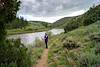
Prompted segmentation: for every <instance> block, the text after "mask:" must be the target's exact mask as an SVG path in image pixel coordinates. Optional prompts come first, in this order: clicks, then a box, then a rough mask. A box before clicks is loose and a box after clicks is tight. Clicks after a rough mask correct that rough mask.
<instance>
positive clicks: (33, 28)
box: [7, 23, 50, 35]
mask: <svg viewBox="0 0 100 67" xmlns="http://www.w3.org/2000/svg"><path fill="white" fill-rule="evenodd" d="M49 29H50V28H49V27H45V26H43V25H41V24H40V23H29V24H28V25H27V26H26V27H25V28H23V29H20V28H19V29H10V30H8V29H7V35H13V34H23V33H33V32H41V31H47V30H49Z"/></svg>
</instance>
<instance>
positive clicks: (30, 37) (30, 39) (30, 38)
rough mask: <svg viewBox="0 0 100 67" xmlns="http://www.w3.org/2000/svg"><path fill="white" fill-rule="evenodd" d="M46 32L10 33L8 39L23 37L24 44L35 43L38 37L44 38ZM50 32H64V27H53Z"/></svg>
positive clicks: (54, 33)
mask: <svg viewBox="0 0 100 67" xmlns="http://www.w3.org/2000/svg"><path fill="white" fill-rule="evenodd" d="M45 32H46V31H44V32H36V33H26V34H17V35H10V36H8V37H7V38H8V39H19V38H20V39H21V43H23V44H24V45H31V44H34V43H35V40H36V39H37V38H38V39H42V38H44V35H45ZM48 32H51V33H52V35H57V34H60V33H62V32H64V30H63V29H52V30H49V31H48Z"/></svg>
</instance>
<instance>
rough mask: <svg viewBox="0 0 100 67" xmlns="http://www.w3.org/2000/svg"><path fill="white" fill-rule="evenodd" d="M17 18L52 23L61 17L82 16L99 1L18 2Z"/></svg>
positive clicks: (50, 0)
mask: <svg viewBox="0 0 100 67" xmlns="http://www.w3.org/2000/svg"><path fill="white" fill-rule="evenodd" d="M20 1H21V5H20V10H19V11H18V13H17V16H18V17H20V16H21V17H24V18H25V19H26V20H28V21H45V22H49V23H53V22H55V21H57V20H59V19H61V18H63V17H71V16H78V15H81V14H84V13H85V12H86V11H87V10H88V9H89V8H90V7H91V6H93V4H96V5H97V4H100V0H20Z"/></svg>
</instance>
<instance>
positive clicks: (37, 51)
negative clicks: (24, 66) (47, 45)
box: [32, 48, 43, 67]
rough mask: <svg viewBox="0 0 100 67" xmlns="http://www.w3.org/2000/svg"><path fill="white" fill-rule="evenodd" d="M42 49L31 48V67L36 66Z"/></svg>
mask: <svg viewBox="0 0 100 67" xmlns="http://www.w3.org/2000/svg"><path fill="white" fill-rule="evenodd" d="M42 53H43V48H33V50H32V64H33V67H35V65H36V64H37V60H38V59H40V58H41V55H42Z"/></svg>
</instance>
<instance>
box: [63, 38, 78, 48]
mask: <svg viewBox="0 0 100 67" xmlns="http://www.w3.org/2000/svg"><path fill="white" fill-rule="evenodd" d="M63 47H64V48H67V49H74V48H78V47H79V44H78V42H76V41H74V40H71V39H66V40H64V41H63Z"/></svg>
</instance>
